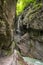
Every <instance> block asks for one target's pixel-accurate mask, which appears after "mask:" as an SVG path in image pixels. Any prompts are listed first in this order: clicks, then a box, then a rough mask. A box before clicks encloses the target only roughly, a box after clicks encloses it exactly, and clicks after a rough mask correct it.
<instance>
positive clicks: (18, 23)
mask: <svg viewBox="0 0 43 65" xmlns="http://www.w3.org/2000/svg"><path fill="white" fill-rule="evenodd" d="M16 32H17V33H18V34H21V30H20V17H19V19H18V21H17V29H16Z"/></svg>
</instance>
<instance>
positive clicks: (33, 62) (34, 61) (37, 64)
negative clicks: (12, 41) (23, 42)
mask: <svg viewBox="0 0 43 65" xmlns="http://www.w3.org/2000/svg"><path fill="white" fill-rule="evenodd" d="M23 59H24V60H25V61H26V62H27V63H28V64H29V63H30V64H31V65H43V62H41V61H39V60H37V59H33V58H29V57H23Z"/></svg>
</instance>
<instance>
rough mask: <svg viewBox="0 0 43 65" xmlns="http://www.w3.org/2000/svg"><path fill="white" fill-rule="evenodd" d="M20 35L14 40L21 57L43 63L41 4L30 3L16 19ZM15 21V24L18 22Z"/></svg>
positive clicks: (42, 9)
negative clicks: (27, 57)
mask: <svg viewBox="0 0 43 65" xmlns="http://www.w3.org/2000/svg"><path fill="white" fill-rule="evenodd" d="M18 21H20V22H19V27H20V31H21V33H22V35H19V34H20V33H19V34H18V33H16V34H17V35H19V36H20V40H19V41H17V40H18V38H16V39H15V41H16V43H17V44H16V45H17V47H18V48H19V51H20V53H21V55H23V56H30V57H32V58H36V59H39V60H42V61H43V2H42V0H41V1H40V2H37V3H36V5H35V6H34V5H33V3H31V4H30V5H29V6H28V7H27V8H26V9H25V10H24V11H23V12H22V14H21V15H20V16H19V17H18ZM18 21H17V22H18Z"/></svg>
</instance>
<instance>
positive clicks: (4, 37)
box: [0, 0, 16, 56]
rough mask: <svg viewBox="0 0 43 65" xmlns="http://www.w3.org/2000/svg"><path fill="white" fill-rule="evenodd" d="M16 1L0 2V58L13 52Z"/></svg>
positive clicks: (6, 0)
mask: <svg viewBox="0 0 43 65" xmlns="http://www.w3.org/2000/svg"><path fill="white" fill-rule="evenodd" d="M15 7H16V0H0V56H6V55H10V54H11V53H12V52H13V47H12V45H13V31H14V21H13V19H14V20H15Z"/></svg>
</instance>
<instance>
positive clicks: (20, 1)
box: [16, 0, 41, 15]
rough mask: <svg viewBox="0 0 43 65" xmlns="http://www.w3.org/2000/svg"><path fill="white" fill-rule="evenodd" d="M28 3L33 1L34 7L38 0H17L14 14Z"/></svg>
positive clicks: (19, 11) (18, 12)
mask: <svg viewBox="0 0 43 65" xmlns="http://www.w3.org/2000/svg"><path fill="white" fill-rule="evenodd" d="M40 1H41V0H40ZM30 3H33V6H34V8H36V7H37V6H38V5H39V2H38V1H37V0H18V2H17V6H16V14H17V15H19V14H20V13H21V12H22V11H23V10H24V9H25V7H27V6H28V5H29V4H30ZM36 3H38V4H36Z"/></svg>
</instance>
